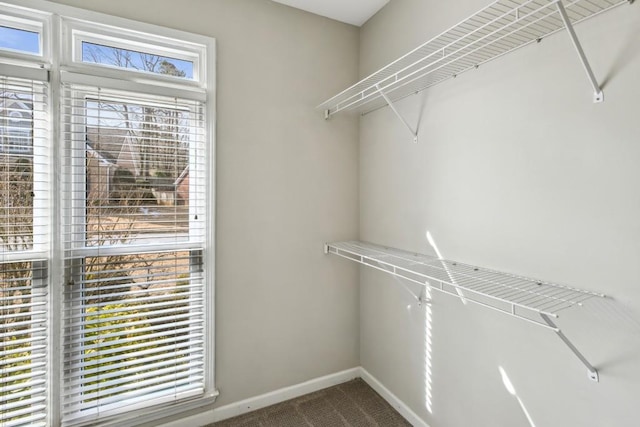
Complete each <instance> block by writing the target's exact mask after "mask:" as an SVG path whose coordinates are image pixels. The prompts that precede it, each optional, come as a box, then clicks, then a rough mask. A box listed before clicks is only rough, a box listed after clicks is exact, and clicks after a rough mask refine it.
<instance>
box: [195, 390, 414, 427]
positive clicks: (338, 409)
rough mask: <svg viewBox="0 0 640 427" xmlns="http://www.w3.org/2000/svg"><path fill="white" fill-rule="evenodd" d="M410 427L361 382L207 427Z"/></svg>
mask: <svg viewBox="0 0 640 427" xmlns="http://www.w3.org/2000/svg"><path fill="white" fill-rule="evenodd" d="M304 426H313V427H351V426H353V427H369V426H371V427H411V424H409V423H408V422H407V421H406V420H405V419H404V418H402V416H400V414H399V413H398V412H396V411H395V409H393V407H391V405H389V404H388V403H387V402H386V401H385V400H384V399H383V398H382V397H380V395H379V394H377V393H376V392H375V391H374V390H373V389H372V388H371V387H369V386H368V385H367V384H366V383H365V382H364V381H362V380H361V379H359V378H358V379H355V380H352V381H349V382H346V383H344V384H340V385H337V386H334V387H330V388H327V389H324V390H320V391H317V392H315V393H311V394H307V395H305V396H302V397H299V398H297V399H293V400H289V401H286V402H282V403H279V404H277V405H273V406H269V407H267V408H264V409H260V410H258V411H254V412H250V413H248V414H245V415H241V416H239V417H236V418H231V419H228V420H224V421H220V422H217V423H214V424H211V425H209V426H207V427H304Z"/></svg>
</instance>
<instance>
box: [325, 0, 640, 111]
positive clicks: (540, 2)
mask: <svg viewBox="0 0 640 427" xmlns="http://www.w3.org/2000/svg"><path fill="white" fill-rule="evenodd" d="M632 2H633V0H564V1H563V0H498V1H495V2H494V3H492V4H490V5H489V6H487V7H486V8H484V9H482V10H480V11H479V12H477V13H476V14H474V15H473V16H471V17H469V18H467V19H465V20H464V21H462V22H460V23H459V24H457V25H455V26H453V27H452V28H450V29H448V30H446V31H445V32H443V33H441V34H440V35H438V36H436V37H434V38H433V39H431V40H429V41H427V42H426V43H424V44H422V45H420V46H419V47H417V48H416V49H414V50H412V51H411V52H409V53H407V54H406V55H404V56H402V57H400V58H399V59H397V60H395V61H394V62H392V63H390V64H389V65H387V66H385V67H383V68H382V69H380V70H378V71H376V72H375V73H373V74H371V75H370V76H368V77H366V78H364V79H363V80H361V81H360V82H358V83H356V84H354V85H353V86H351V87H349V88H348V89H346V90H344V91H343V92H341V93H339V94H338V95H336V96H334V97H333V98H331V99H329V100H327V101H325V102H323V103H322V104H320V105H319V106H318V108H319V109H322V110H324V111H325V116H326V117H327V118H328V117H330V116H332V115H334V114H336V113H339V112H341V111H346V110H354V111H358V112H360V113H362V114H366V113H368V112H371V111H373V110H376V109H378V108H381V107H383V106H386V105H387V104H390V105H391V103H392V102H395V101H398V100H400V99H402V98H405V97H407V96H409V95H411V94H414V93H418V92H420V91H422V90H424V89H427V88H429V87H431V86H434V85H436V84H438V83H441V82H443V81H445V80H447V79H450V78H453V77H456V76H458V75H460V74H462V73H464V72H465V71H468V70H472V69H475V68H478V67H479V66H480V65H482V64H484V63H486V62H488V61H491V60H493V59H496V58H498V57H500V56H502V55H504V54H506V53H509V52H511V51H513V50H515V49H518V48H520V47H523V46H525V45H527V44H529V43H533V42H537V41H540V40H542V39H543V38H545V37H548V36H549V35H551V34H553V33H555V32H557V31H560V30H563V29H567V30H568V31H569V35H570V36H571V38H572V40H573V42H574V46H575V47H576V49H577V50H578V53H579V55H580V57H581V60H582V62H583V65H584V66H585V69H586V71H587V74H588V75H589V79H590V80H591V84H592V85H593V86H594V91H595V101H596V102H599V101H602V93H601V91H600V88H599V87H598V84H597V82H596V81H595V77H593V73H592V72H591V69H590V67H589V65H588V63H587V61H586V58H585V56H584V52H582V48H581V47H580V46H579V42H578V41H577V38H576V37H575V33H574V32H573V28H572V24H575V23H578V22H582V21H584V20H585V19H588V18H590V17H593V16H595V15H598V14H600V13H602V12H605V11H607V10H609V9H611V8H614V7H616V6H619V5H621V4H623V3H632ZM563 15H564V16H563ZM565 18H566V19H568V21H569V22H568V23H567V22H566V21H565Z"/></svg>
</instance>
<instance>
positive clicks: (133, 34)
mask: <svg viewBox="0 0 640 427" xmlns="http://www.w3.org/2000/svg"><path fill="white" fill-rule="evenodd" d="M101 22H106V21H101ZM62 27H63V28H62V32H63V35H62V37H63V40H62V43H63V55H62V64H61V65H62V67H63V69H65V70H69V71H76V72H80V73H91V74H98V75H105V76H113V75H116V76H118V77H119V78H122V77H124V78H125V79H126V80H132V81H143V82H155V83H156V84H158V83H160V82H162V83H174V84H176V85H177V86H194V87H199V88H206V87H209V85H208V83H210V82H208V81H207V80H208V79H207V73H206V71H207V56H208V55H207V51H208V50H209V46H207V44H205V43H202V41H201V42H200V43H196V42H194V41H193V40H184V39H182V38H178V37H171V36H169V35H165V34H162V35H158V33H157V32H156V33H155V34H149V33H143V32H141V31H138V30H137V28H136V29H135V30H127V29H122V28H118V29H117V30H115V29H114V28H113V26H111V25H104V24H95V23H93V22H87V21H84V20H80V19H73V18H69V17H68V16H65V17H64V18H63V19H62ZM83 41H86V42H89V43H94V44H101V45H106V46H112V47H115V48H123V49H128V50H134V51H135V50H138V51H142V52H143V53H149V54H151V55H158V56H166V57H170V58H175V59H180V60H185V61H189V62H192V63H193V78H191V79H188V78H180V77H175V76H165V75H161V74H155V73H151V72H145V71H138V70H134V69H125V68H120V67H116V66H110V65H107V64H96V63H91V62H84V61H82V42H83ZM209 41H210V40H209Z"/></svg>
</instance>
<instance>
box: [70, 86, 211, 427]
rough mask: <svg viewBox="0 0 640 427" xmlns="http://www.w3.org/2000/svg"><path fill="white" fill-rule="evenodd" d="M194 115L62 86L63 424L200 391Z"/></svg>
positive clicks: (144, 99) (199, 152)
mask: <svg viewBox="0 0 640 427" xmlns="http://www.w3.org/2000/svg"><path fill="white" fill-rule="evenodd" d="M203 109H204V105H202V103H200V102H197V101H188V100H179V99H168V98H164V99H163V98H159V97H157V96H146V95H144V94H132V93H131V92H127V93H123V92H120V91H113V90H108V89H101V88H97V87H93V88H91V87H85V86H77V85H70V86H65V96H64V110H65V118H64V122H65V123H67V125H66V132H65V137H64V140H65V151H66V153H67V154H66V155H65V161H66V162H67V164H66V166H65V168H64V169H65V170H69V171H73V172H72V173H70V174H68V175H67V181H66V183H65V184H66V188H69V191H68V194H70V197H68V201H67V203H66V209H67V212H68V214H67V215H65V216H66V217H67V218H68V220H67V224H66V226H65V229H66V233H65V247H66V261H65V262H66V270H67V275H66V276H67V278H68V282H67V285H66V286H65V300H66V310H65V313H66V315H65V320H66V321H65V325H66V329H65V346H64V347H65V357H64V362H65V374H64V379H65V382H64V385H65V388H64V389H65V391H64V406H65V414H64V415H65V419H74V418H76V417H80V418H86V417H89V418H94V417H95V416H96V415H98V414H104V413H108V412H110V411H112V412H115V413H118V412H120V411H126V410H128V408H129V407H130V406H140V405H142V404H144V405H152V404H153V403H154V402H156V403H158V402H166V401H167V400H169V401H173V400H177V399H179V398H181V397H190V396H194V395H198V394H202V393H203V392H204V351H205V348H204V338H205V337H204V332H203V329H204V319H205V308H204V307H205V306H204V298H203V293H204V291H205V289H204V281H203V279H204V277H203V270H204V266H203V257H202V252H203V251H204V249H205V245H206V241H205V234H204V231H205V227H206V224H205V219H206V205H205V201H206V193H205V191H204V190H205V189H206V184H205V180H204V158H205V157H204V148H205V147H204V141H203V136H204V135H203Z"/></svg>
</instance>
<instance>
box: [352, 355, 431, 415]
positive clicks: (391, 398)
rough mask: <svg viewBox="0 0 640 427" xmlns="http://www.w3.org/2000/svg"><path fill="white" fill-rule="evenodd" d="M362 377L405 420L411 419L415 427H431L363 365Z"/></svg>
mask: <svg viewBox="0 0 640 427" xmlns="http://www.w3.org/2000/svg"><path fill="white" fill-rule="evenodd" d="M360 378H362V380H363V381H364V382H366V383H367V384H369V387H371V388H372V389H374V390H375V391H376V392H377V393H378V394H379V395H380V396H382V398H383V399H384V400H386V401H387V403H389V405H391V406H393V408H394V409H395V410H396V411H398V413H400V415H402V416H403V417H404V419H405V420H407V421H409V422H410V423H411V425H412V426H413V427H429V424H427V423H426V421H424V420H423V419H422V418H420V417H419V416H418V415H417V414H416V413H415V412H413V411H412V410H411V408H409V407H408V406H407V405H406V404H405V403H404V402H403V401H402V400H400V399H398V397H397V396H396V395H395V394H393V393H392V392H391V391H390V390H389V389H388V388H386V387H385V386H384V385H382V383H381V382H380V381H378V380H377V379H376V378H375V377H374V376H373V375H371V374H370V373H369V372H367V370H366V369H364V368H362V367H361V368H360Z"/></svg>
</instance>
